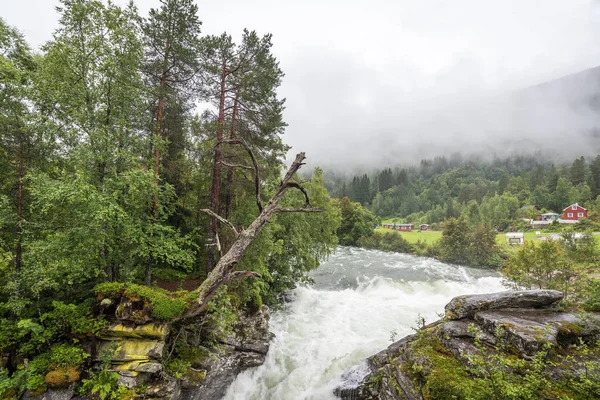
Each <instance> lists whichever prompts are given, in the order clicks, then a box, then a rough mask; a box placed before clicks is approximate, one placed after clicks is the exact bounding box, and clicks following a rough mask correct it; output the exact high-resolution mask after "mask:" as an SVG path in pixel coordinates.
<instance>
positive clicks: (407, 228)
mask: <svg viewBox="0 0 600 400" xmlns="http://www.w3.org/2000/svg"><path fill="white" fill-rule="evenodd" d="M414 228H415V226H414V225H413V224H396V229H397V230H399V231H407V232H411V231H412V230H413V229H414Z"/></svg>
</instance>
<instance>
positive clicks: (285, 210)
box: [275, 208, 325, 213]
mask: <svg viewBox="0 0 600 400" xmlns="http://www.w3.org/2000/svg"><path fill="white" fill-rule="evenodd" d="M324 211H325V210H323V209H321V208H276V209H275V212H276V213H320V212H324Z"/></svg>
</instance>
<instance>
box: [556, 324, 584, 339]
mask: <svg viewBox="0 0 600 400" xmlns="http://www.w3.org/2000/svg"><path fill="white" fill-rule="evenodd" d="M584 332H585V329H584V328H583V327H582V326H581V325H578V324H575V323H573V322H563V323H562V324H561V325H560V326H559V327H558V334H559V335H565V336H573V335H575V336H582V335H583V333H584Z"/></svg>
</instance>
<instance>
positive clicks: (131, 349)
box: [98, 339, 165, 363]
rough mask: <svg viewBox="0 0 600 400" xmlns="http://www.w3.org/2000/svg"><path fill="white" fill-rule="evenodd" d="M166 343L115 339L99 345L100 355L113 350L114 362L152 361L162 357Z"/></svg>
mask: <svg viewBox="0 0 600 400" xmlns="http://www.w3.org/2000/svg"><path fill="white" fill-rule="evenodd" d="M164 346H165V343H164V342H162V341H158V340H129V339H127V340H115V341H105V342H102V343H101V344H100V346H99V347H98V357H102V355H103V354H105V353H106V352H109V353H110V352H112V354H113V356H112V362H113V363H124V362H128V361H150V359H155V360H159V359H161V358H162V353H163V350H164Z"/></svg>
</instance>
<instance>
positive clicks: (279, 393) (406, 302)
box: [225, 247, 505, 400]
mask: <svg viewBox="0 0 600 400" xmlns="http://www.w3.org/2000/svg"><path fill="white" fill-rule="evenodd" d="M311 276H312V277H313V279H314V280H315V284H314V285H312V286H309V287H299V288H297V289H295V290H293V291H292V293H291V302H289V303H288V304H286V306H285V308H284V309H282V310H280V311H277V312H274V313H273V314H272V316H271V323H270V326H271V331H272V332H273V333H274V334H275V335H276V336H275V339H273V341H272V342H271V347H270V349H269V353H268V355H267V358H266V361H265V363H264V364H263V365H262V366H260V367H257V368H253V369H251V370H247V371H245V372H244V373H242V374H240V375H239V376H238V378H237V379H236V380H235V381H234V382H233V383H232V385H231V386H230V388H229V390H228V391H227V394H226V395H225V399H226V400H268V399H271V400H304V399H306V400H308V399H311V400H328V399H335V396H334V395H333V392H332V391H333V389H334V388H335V387H336V386H337V385H338V384H339V383H340V376H341V374H342V373H344V372H345V371H347V370H348V369H350V368H352V367H353V366H355V365H357V364H358V363H359V362H360V361H362V360H363V359H365V358H366V357H368V356H370V355H372V354H374V353H376V352H378V351H380V350H383V349H385V348H386V347H387V346H389V345H390V344H391V342H392V340H391V339H392V337H393V338H394V340H398V339H400V338H402V337H403V336H406V335H408V334H411V333H413V330H412V327H415V326H416V320H417V318H418V317H419V315H421V316H422V317H424V318H425V320H426V321H427V322H433V321H434V320H437V319H439V317H438V314H440V313H443V311H444V305H446V303H448V302H449V301H450V299H452V298H453V297H455V296H458V295H461V294H475V293H489V292H498V291H502V290H505V289H504V287H503V286H502V283H501V277H500V276H499V275H498V274H496V273H494V272H491V271H484V270H477V269H472V268H466V267H461V266H455V265H448V264H444V263H441V262H439V261H436V260H434V259H431V258H424V257H416V256H411V255H408V254H396V253H384V252H381V251H373V250H362V249H356V248H349V247H345V248H338V249H337V252H336V254H335V255H333V256H332V257H330V258H329V260H327V261H326V262H324V263H323V264H322V265H321V267H319V269H317V270H316V271H314V272H313V273H312V274H311Z"/></svg>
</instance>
